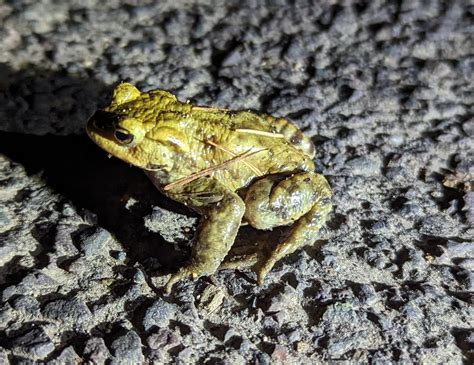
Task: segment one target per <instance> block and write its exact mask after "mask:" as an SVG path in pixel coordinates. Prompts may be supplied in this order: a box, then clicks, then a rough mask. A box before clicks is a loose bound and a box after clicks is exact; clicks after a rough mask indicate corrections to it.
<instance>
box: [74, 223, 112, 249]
mask: <svg viewBox="0 0 474 365" xmlns="http://www.w3.org/2000/svg"><path fill="white" fill-rule="evenodd" d="M77 239H78V241H79V247H80V249H81V252H83V253H84V255H86V256H94V255H97V254H99V253H105V249H104V247H105V246H106V245H107V243H108V242H109V241H110V240H111V239H112V236H111V234H110V233H109V231H107V230H105V229H103V228H101V227H90V228H87V229H85V230H84V231H82V232H81V233H80V234H79V236H78V237H77Z"/></svg>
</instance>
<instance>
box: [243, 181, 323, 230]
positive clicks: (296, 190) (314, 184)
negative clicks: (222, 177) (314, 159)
mask: <svg viewBox="0 0 474 365" xmlns="http://www.w3.org/2000/svg"><path fill="white" fill-rule="evenodd" d="M321 177H322V176H321V175H317V174H315V173H312V172H301V173H297V174H295V175H291V176H287V177H286V178H285V177H283V179H282V177H281V176H278V175H272V176H268V177H265V178H263V179H260V180H258V181H256V182H254V183H253V184H252V185H251V186H250V187H249V189H248V191H247V194H246V196H245V207H246V210H245V218H246V219H247V221H248V222H249V223H250V224H251V225H252V226H253V227H254V228H257V229H272V228H273V227H277V226H283V225H288V224H291V223H293V222H295V221H296V220H297V219H299V218H300V217H302V216H303V215H304V214H306V213H307V212H309V211H310V209H311V208H312V206H313V204H314V202H315V200H316V198H317V197H318V185H320V179H321ZM323 179H324V178H323ZM324 181H325V180H324Z"/></svg>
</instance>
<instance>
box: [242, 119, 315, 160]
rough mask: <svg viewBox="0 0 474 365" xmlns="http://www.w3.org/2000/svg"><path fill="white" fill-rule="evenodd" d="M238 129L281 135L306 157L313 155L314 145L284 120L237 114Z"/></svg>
mask: <svg viewBox="0 0 474 365" xmlns="http://www.w3.org/2000/svg"><path fill="white" fill-rule="evenodd" d="M237 119H238V120H239V124H240V126H239V128H248V129H256V130H259V131H264V132H269V133H275V134H280V135H283V138H284V139H285V140H286V141H287V142H288V143H289V144H290V145H292V146H293V147H295V148H296V149H297V150H299V151H301V152H303V153H304V154H305V155H306V156H308V157H310V158H313V157H314V155H315V152H316V151H315V148H314V144H313V142H312V141H311V139H309V138H308V137H307V136H305V135H304V134H303V132H301V130H300V129H299V128H298V127H297V126H296V125H294V124H293V123H292V122H290V121H289V120H287V119H285V118H275V117H272V116H271V115H268V114H256V113H252V112H244V111H243V112H238V118H237Z"/></svg>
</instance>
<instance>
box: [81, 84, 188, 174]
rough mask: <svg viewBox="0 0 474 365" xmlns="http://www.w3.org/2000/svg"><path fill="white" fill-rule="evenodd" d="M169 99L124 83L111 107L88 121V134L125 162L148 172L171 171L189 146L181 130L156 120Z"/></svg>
mask: <svg viewBox="0 0 474 365" xmlns="http://www.w3.org/2000/svg"><path fill="white" fill-rule="evenodd" d="M167 95H168V93H166V92H164V94H163V95H161V94H160V92H159V91H158V92H150V93H141V92H140V91H139V90H138V89H137V88H136V87H135V86H133V85H131V84H128V83H122V84H120V85H118V86H117V87H116V88H115V90H114V93H113V99H112V102H111V104H110V105H109V106H108V107H106V108H104V109H102V110H98V111H97V112H96V113H95V114H94V115H93V116H92V117H91V118H90V119H89V121H88V123H87V127H86V131H87V134H88V135H89V137H90V138H91V139H92V140H93V141H94V142H95V143H96V144H97V145H98V146H99V147H101V148H102V149H104V150H105V151H107V152H108V153H110V154H111V155H112V156H115V157H117V158H119V159H121V160H123V161H125V162H128V163H130V164H132V165H135V166H137V167H140V168H142V169H145V170H157V169H162V170H165V171H166V170H169V169H171V168H172V166H173V163H174V162H175V161H176V156H177V155H178V154H182V153H183V152H187V150H188V144H187V137H186V135H185V134H184V133H182V132H181V131H180V130H179V129H176V128H173V126H170V125H163V124H160V123H157V121H156V118H155V117H154V115H156V114H155V113H153V111H156V110H159V109H160V108H161V109H163V108H164V106H163V103H164V102H163V98H166V97H168V98H169V96H167ZM152 96H153V97H152ZM174 100H175V99H174ZM165 107H166V106H165Z"/></svg>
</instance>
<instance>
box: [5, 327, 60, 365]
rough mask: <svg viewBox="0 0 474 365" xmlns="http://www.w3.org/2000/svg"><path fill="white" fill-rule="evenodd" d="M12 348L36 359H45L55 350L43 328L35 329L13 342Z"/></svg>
mask: <svg viewBox="0 0 474 365" xmlns="http://www.w3.org/2000/svg"><path fill="white" fill-rule="evenodd" d="M12 347H14V348H17V349H19V350H20V351H22V352H25V353H26V354H28V355H30V356H31V357H33V358H35V359H44V358H45V357H46V356H48V355H49V354H50V353H51V352H53V350H54V344H53V342H52V341H51V339H50V338H49V337H48V335H46V333H45V332H44V331H43V329H42V328H39V327H37V328H33V329H31V330H30V331H28V332H26V333H24V334H23V335H21V336H19V337H17V338H15V339H14V340H13V341H12Z"/></svg>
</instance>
